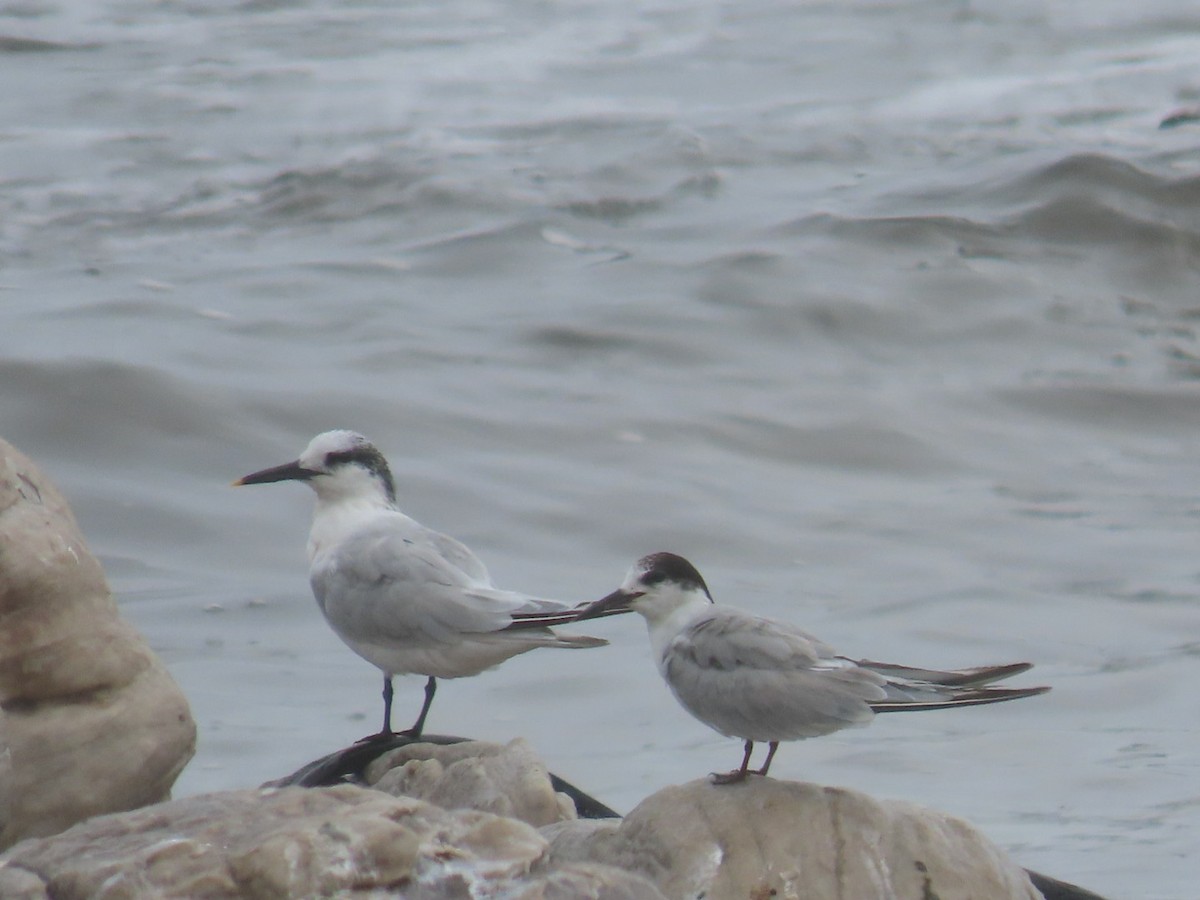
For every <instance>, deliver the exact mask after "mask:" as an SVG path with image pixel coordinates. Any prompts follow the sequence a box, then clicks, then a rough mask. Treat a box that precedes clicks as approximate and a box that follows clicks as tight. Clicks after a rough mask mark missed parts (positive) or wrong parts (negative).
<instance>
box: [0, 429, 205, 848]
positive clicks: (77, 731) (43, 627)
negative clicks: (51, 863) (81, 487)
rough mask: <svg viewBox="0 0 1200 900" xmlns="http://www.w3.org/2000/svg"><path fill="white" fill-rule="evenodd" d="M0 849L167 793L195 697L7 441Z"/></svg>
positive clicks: (0, 449)
mask: <svg viewBox="0 0 1200 900" xmlns="http://www.w3.org/2000/svg"><path fill="white" fill-rule="evenodd" d="M0 616H3V621H4V627H3V628H2V629H0V760H2V761H3V762H2V764H0V848H3V847H7V846H9V845H11V844H13V843H14V842H16V841H18V840H20V839H22V838H24V837H28V836H32V835H47V834H53V833H55V832H58V831H61V830H62V829H64V828H67V827H68V826H70V825H72V824H73V823H75V822H78V821H80V820H82V819H85V818H87V817H88V816H93V815H97V814H99V813H105V812H112V811H114V810H126V809H132V808H135V807H138V806H143V805H145V804H147V803H154V802H157V801H159V800H162V799H164V798H166V797H167V796H169V793H170V789H171V785H172V784H173V783H174V781H175V778H176V776H177V775H178V774H179V772H180V770H182V768H183V766H184V764H185V763H186V762H187V761H188V760H189V759H190V758H191V756H192V753H193V751H194V749H195V742H196V729H195V724H194V723H193V721H192V717H191V713H190V712H189V710H188V705H187V701H186V700H185V699H184V697H183V695H182V694H181V693H180V691H179V688H178V687H177V686H176V684H175V682H174V681H173V680H172V679H171V676H170V675H169V674H168V673H167V671H166V669H165V668H163V666H162V664H161V663H160V662H159V661H158V659H157V657H155V655H154V654H153V653H152V652H151V651H150V648H149V647H148V646H147V645H146V643H145V641H144V640H143V639H142V638H141V637H140V635H138V633H137V632H136V631H134V629H133V628H131V627H130V626H129V625H128V624H126V623H125V622H123V621H122V620H121V619H120V618H119V616H118V614H117V607H116V604H115V602H114V601H113V598H112V595H111V593H110V592H109V589H108V585H107V583H106V582H105V579H104V573H103V571H102V570H101V568H100V564H99V563H98V562H97V561H96V559H95V557H93V556H92V554H91V553H90V552H89V551H88V548H87V545H86V544H85V542H84V540H83V537H82V535H81V534H80V532H79V526H78V525H77V524H76V522H75V518H74V516H73V515H72V514H71V511H70V509H69V508H68V506H67V503H66V501H65V500H64V499H63V497H62V495H61V494H59V493H58V491H57V490H56V489H55V488H54V486H53V485H52V484H51V483H50V482H49V480H48V479H47V478H46V477H45V476H44V475H43V474H42V473H41V472H40V471H38V469H37V467H36V466H34V465H33V463H32V462H30V461H29V460H28V459H27V458H26V457H25V456H23V455H22V454H21V453H20V452H18V451H17V450H16V449H14V448H13V447H12V446H11V445H10V444H8V443H6V442H4V441H3V440H0Z"/></svg>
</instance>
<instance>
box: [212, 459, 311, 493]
mask: <svg viewBox="0 0 1200 900" xmlns="http://www.w3.org/2000/svg"><path fill="white" fill-rule="evenodd" d="M317 474H319V473H317V472H314V471H313V470H312V469H306V468H304V467H303V466H301V465H300V460H295V461H294V462H290V463H284V464H283V465H282V466H273V467H271V468H270V469H263V470H262V471H261V472H251V473H250V474H249V475H246V476H244V477H242V478H239V479H238V480H237V481H235V482H234V483H233V486H234V487H241V486H242V485H244V484H270V483H271V482H273V481H308V480H309V479H310V478H312V477H313V476H314V475H317Z"/></svg>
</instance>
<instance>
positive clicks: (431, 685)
mask: <svg viewBox="0 0 1200 900" xmlns="http://www.w3.org/2000/svg"><path fill="white" fill-rule="evenodd" d="M435 693H437V679H436V678H434V677H433V676H432V675H430V676H429V680H428V681H426V682H425V705H424V706H422V707H421V714H420V715H419V716H417V721H416V722H414V723H413V727H412V728H410V729H408V731H405V732H403V733H404V734H406V735H408V736H409V737H412V738H419V737H420V736H421V732H422V731H424V730H425V717H426V716H427V715H429V707H431V706H432V705H433V695H434V694H435Z"/></svg>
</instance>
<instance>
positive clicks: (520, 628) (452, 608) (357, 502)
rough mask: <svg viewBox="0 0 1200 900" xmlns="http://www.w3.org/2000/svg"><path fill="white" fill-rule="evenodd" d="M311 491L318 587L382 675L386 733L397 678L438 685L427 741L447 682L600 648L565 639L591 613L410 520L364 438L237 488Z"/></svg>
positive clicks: (344, 436) (329, 445) (328, 441)
mask: <svg viewBox="0 0 1200 900" xmlns="http://www.w3.org/2000/svg"><path fill="white" fill-rule="evenodd" d="M277 481H301V482H304V483H305V484H307V485H308V486H309V487H310V488H312V489H313V491H315V492H316V495H317V504H316V509H315V510H314V512H313V520H312V530H311V531H310V533H309V537H308V561H309V583H310V584H311V585H312V590H313V594H314V595H315V596H316V598H317V605H318V606H319V607H320V608H321V612H322V613H324V615H325V619H326V621H327V622H328V623H329V626H330V627H331V628H332V629H333V630H334V632H335V633H336V634H337V636H338V637H340V638H341V639H342V640H343V641H345V643H346V644H347V645H348V646H349V647H350V649H351V650H353V651H354V652H355V653H357V654H358V655H359V656H361V657H362V658H363V659H365V660H367V661H368V662H370V663H372V664H373V665H375V666H376V667H377V668H379V669H380V670H382V672H383V728H382V729H381V730H380V732H379V735H378V736H379V737H382V736H386V735H391V734H392V733H393V732H392V678H393V677H394V676H396V675H402V674H419V675H425V676H428V680H427V681H426V682H425V702H424V704H423V705H422V707H421V712H420V714H419V715H418V716H417V720H416V722H415V723H414V724H413V726H412V728H410V729H408V730H407V731H405V732H403V734H405V735H408V736H410V737H413V738H416V737H420V735H421V732H422V731H423V730H424V727H425V718H426V716H428V715H429V707H430V706H431V705H432V703H433V695H434V693H435V692H436V690H437V679H438V678H462V677H465V676H468V675H477V674H479V673H480V672H482V671H483V670H485V669H490V668H491V667H493V666H495V665H498V664H499V663H502V662H503V661H504V660H506V659H508V658H509V657H512V656H516V655H517V654H519V653H525V652H526V651H528V650H533V649H534V648H535V647H562V648H567V649H582V648H586V647H602V646H604V645H605V644H607V643H608V642H607V641H605V640H602V639H601V638H593V637H585V636H572V635H564V634H556V633H555V632H553V631H551V630H550V627H549V626H551V625H561V624H564V623H567V622H570V621H573V620H574V619H575V618H576V617H577V616H578V614H579V612H580V610H581V609H582V607H583V606H584V605H586V604H576V605H574V606H571V605H569V604H566V603H563V602H560V601H557V600H545V599H539V598H536V597H529V596H526V595H525V594H520V593H516V592H514V591H504V590H499V589H498V588H496V587H495V586H494V585H493V584H492V580H491V578H490V577H489V576H488V572H487V569H486V568H485V567H484V565H483V563H482V562H481V561H480V559H479V558H478V557H477V556H476V555H475V554H474V553H472V552H471V551H470V550H469V549H468V548H467V547H466V546H464V545H463V544H461V543H459V542H458V541H457V540H455V539H454V538H452V537H449V536H448V535H445V534H441V533H439V532H437V531H433V530H431V529H429V528H426V527H425V526H423V525H421V524H420V523H419V522H416V521H415V520H413V519H411V518H409V517H408V516H406V515H405V514H404V513H402V512H401V511H400V510H399V508H397V506H396V488H395V483H394V482H393V480H392V474H391V470H390V469H389V468H388V464H387V460H386V459H384V457H383V454H382V453H380V452H379V450H377V449H376V448H375V445H374V444H372V443H371V442H370V441H368V440H367V439H366V438H365V437H363V436H362V435H361V434H358V433H357V432H354V431H327V432H325V433H323V434H319V435H317V436H316V437H315V438H313V439H312V441H311V442H310V443H309V445H308V447H307V448H306V449H305V450H304V452H303V453H302V454H300V458H299V459H297V460H295V461H294V462H289V463H285V464H283V465H281V466H274V467H272V468H269V469H263V470H261V471H259V472H253V473H251V474H250V475H246V476H245V477H243V478H239V479H238V480H237V481H235V482H234V485H235V486H240V485H247V484H268V483H271V482H277Z"/></svg>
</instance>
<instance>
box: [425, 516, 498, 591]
mask: <svg viewBox="0 0 1200 900" xmlns="http://www.w3.org/2000/svg"><path fill="white" fill-rule="evenodd" d="M418 527H419V528H420V529H421V531H422V532H423V535H422V537H423V538H424V540H425V541H427V542H428V543H429V545H430V546H431V547H432V548H433V549H434V551H435V552H436V553H437V555H438V556H440V557H441V558H442V559H443V560H444V561H445V562H448V563H450V564H451V565H452V566H454V567H455V568H457V569H458V570H459V571H461V572H462V573H463V574H464V575H466V576H467V577H468V578H470V579H472V580H473V581H478V582H480V583H481V584H491V583H492V577H491V576H490V575H489V574H488V570H487V566H485V565H484V564H483V560H481V559H480V558H479V557H478V556H476V555H475V554H474V553H472V552H471V548H470V547H468V546H467V545H466V544H464V543H462V542H461V541H459V540H457V539H455V538H452V537H450V535H448V534H442V533H441V532H440V531H433V530H432V529H429V528H425V527H424V526H418Z"/></svg>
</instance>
